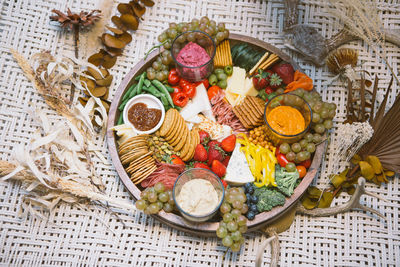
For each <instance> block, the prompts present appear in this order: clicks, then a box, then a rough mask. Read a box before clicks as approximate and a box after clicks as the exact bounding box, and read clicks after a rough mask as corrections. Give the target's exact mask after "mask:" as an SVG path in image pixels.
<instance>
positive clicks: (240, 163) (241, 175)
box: [224, 143, 254, 185]
mask: <svg viewBox="0 0 400 267" xmlns="http://www.w3.org/2000/svg"><path fill="white" fill-rule="evenodd" d="M240 146H241V145H240V144H239V143H236V145H235V149H234V150H233V152H232V156H231V158H230V160H229V163H228V167H227V168H226V175H225V178H224V180H225V181H226V182H228V183H229V184H234V185H242V184H245V183H251V182H254V176H253V174H252V173H251V171H250V167H249V164H248V163H247V159H246V156H245V155H244V154H243V152H241V151H240Z"/></svg>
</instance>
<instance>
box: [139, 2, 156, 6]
mask: <svg viewBox="0 0 400 267" xmlns="http://www.w3.org/2000/svg"><path fill="white" fill-rule="evenodd" d="M140 2H142V3H143V4H144V5H145V6H148V7H152V6H154V2H153V1H152V0H140Z"/></svg>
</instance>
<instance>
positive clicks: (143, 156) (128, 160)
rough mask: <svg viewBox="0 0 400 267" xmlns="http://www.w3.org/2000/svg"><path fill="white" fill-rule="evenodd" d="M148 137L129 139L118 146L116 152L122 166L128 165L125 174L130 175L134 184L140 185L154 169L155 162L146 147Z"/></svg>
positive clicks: (138, 136) (139, 136) (140, 136)
mask: <svg viewBox="0 0 400 267" xmlns="http://www.w3.org/2000/svg"><path fill="white" fill-rule="evenodd" d="M148 137H149V136H148V135H145V134H143V135H137V136H134V137H131V138H129V139H128V140H126V141H125V142H124V143H122V144H121V145H120V146H119V149H118V152H119V156H120V160H121V163H122V165H125V166H126V165H128V167H127V168H126V172H127V173H129V174H130V175H131V180H132V182H133V183H134V184H139V183H141V182H142V181H143V180H144V179H146V178H147V177H148V176H149V175H150V174H152V173H153V172H154V171H155V170H156V169H157V166H156V162H155V161H154V158H153V157H152V152H151V151H149V149H148V146H147V138H148Z"/></svg>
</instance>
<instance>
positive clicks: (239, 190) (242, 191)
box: [237, 187, 246, 202]
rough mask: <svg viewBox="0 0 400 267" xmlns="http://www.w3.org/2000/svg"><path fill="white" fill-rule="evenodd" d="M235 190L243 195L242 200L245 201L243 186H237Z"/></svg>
mask: <svg viewBox="0 0 400 267" xmlns="http://www.w3.org/2000/svg"><path fill="white" fill-rule="evenodd" d="M237 190H238V193H239V194H242V195H243V196H244V197H245V198H244V200H243V202H245V201H246V195H245V194H244V188H243V187H238V188H237Z"/></svg>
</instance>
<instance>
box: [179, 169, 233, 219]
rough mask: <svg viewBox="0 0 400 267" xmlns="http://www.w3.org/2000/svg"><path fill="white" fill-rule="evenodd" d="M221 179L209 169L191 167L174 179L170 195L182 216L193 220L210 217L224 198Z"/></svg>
mask: <svg viewBox="0 0 400 267" xmlns="http://www.w3.org/2000/svg"><path fill="white" fill-rule="evenodd" d="M224 193H225V190H224V186H223V184H222V182H221V179H219V177H218V176H217V175H216V174H215V173H213V172H212V171H210V170H206V169H201V168H193V169H189V170H187V171H184V172H183V173H182V174H181V175H179V177H178V178H177V179H176V181H175V184H174V188H173V189H172V196H173V198H174V201H175V205H176V207H177V209H178V210H179V212H180V213H181V214H182V216H183V217H184V218H186V219H188V220H190V221H193V222H204V221H207V220H208V219H210V218H212V217H213V216H214V215H215V214H216V213H217V211H218V210H219V207H220V206H221V204H222V201H223V200H224Z"/></svg>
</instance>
